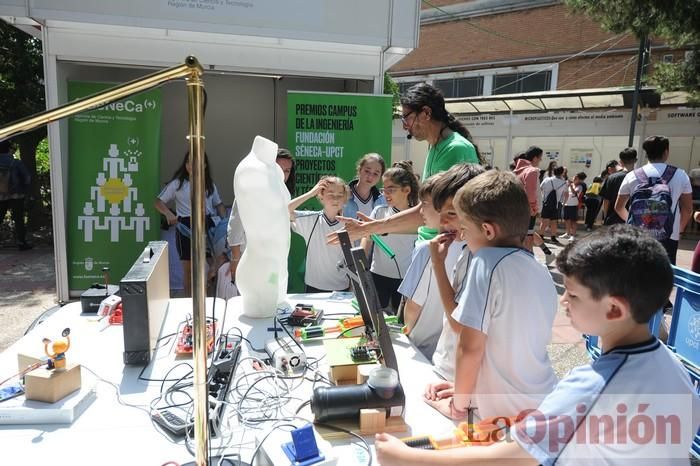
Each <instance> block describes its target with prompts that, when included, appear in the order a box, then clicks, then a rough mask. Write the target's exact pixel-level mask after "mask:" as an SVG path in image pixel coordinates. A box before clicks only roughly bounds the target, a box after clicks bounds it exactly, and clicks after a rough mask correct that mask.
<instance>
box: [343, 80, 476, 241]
mask: <svg viewBox="0 0 700 466" xmlns="http://www.w3.org/2000/svg"><path fill="white" fill-rule="evenodd" d="M401 123H402V124H403V129H404V130H405V131H406V132H407V133H408V136H407V137H408V138H409V139H412V138H416V139H417V140H419V141H428V144H430V149H429V150H428V157H427V158H426V160H425V167H424V169H423V179H424V180H425V179H428V178H429V177H431V176H432V175H434V174H436V173H440V172H443V171H445V170H447V169H449V168H450V167H452V166H453V165H455V164H458V163H481V157H480V156H479V152H478V150H477V148H476V146H475V145H474V144H473V143H472V142H471V135H470V134H469V131H468V130H467V128H465V127H464V125H463V124H462V123H461V122H459V121H458V120H457V119H456V118H455V117H454V115H452V114H451V113H450V112H448V111H447V109H446V108H445V99H444V97H443V96H442V92H440V90H439V89H438V88H436V87H433V86H431V85H430V84H427V83H420V84H416V85H415V86H413V87H411V88H410V89H408V91H406V93H405V94H404V95H403V96H401ZM338 219H339V220H341V221H344V222H345V227H346V229H347V231H348V233H349V234H350V237H351V238H352V239H358V238H360V237H364V236H368V235H370V234H372V233H380V234H381V233H414V232H415V231H416V229H417V228H419V227H421V226H422V225H423V218H422V217H421V215H420V204H419V205H417V206H415V207H412V208H410V209H406V210H405V211H403V212H401V213H400V214H397V215H392V216H391V217H387V218H386V219H383V220H374V221H372V220H371V219H369V218H360V220H362V222H358V221H357V220H356V219H350V218H343V217H338ZM422 234H426V232H425V231H423V232H422ZM435 234H437V231H434V232H433V235H435Z"/></svg>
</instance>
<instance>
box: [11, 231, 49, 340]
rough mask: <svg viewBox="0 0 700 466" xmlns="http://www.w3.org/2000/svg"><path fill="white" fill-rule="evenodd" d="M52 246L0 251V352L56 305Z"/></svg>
mask: <svg viewBox="0 0 700 466" xmlns="http://www.w3.org/2000/svg"><path fill="white" fill-rule="evenodd" d="M55 277H56V273H55V269H54V255H53V247H52V246H48V245H37V246H36V247H35V248H34V249H31V250H29V251H18V250H17V249H15V248H9V247H4V248H2V249H0V328H2V332H0V351H3V350H4V349H5V348H7V347H8V346H10V345H11V344H12V343H14V342H15V341H17V340H18V339H19V338H20V337H21V336H22V335H24V332H25V331H26V330H27V328H28V327H29V326H30V325H31V324H32V322H34V320H35V319H36V318H37V317H39V316H40V315H41V314H43V313H44V312H45V311H46V310H48V309H51V308H52V307H54V306H56V300H57V295H56V278H55Z"/></svg>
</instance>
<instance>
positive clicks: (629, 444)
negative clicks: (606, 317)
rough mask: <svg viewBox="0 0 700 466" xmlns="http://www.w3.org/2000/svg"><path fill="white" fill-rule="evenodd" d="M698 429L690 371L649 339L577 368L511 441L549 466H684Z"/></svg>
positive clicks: (699, 413) (699, 403)
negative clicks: (661, 465)
mask: <svg viewBox="0 0 700 466" xmlns="http://www.w3.org/2000/svg"><path fill="white" fill-rule="evenodd" d="M608 421H609V422H608ZM699 424H700V399H699V398H698V395H697V393H696V391H695V388H694V387H693V384H692V383H691V380H690V378H689V377H688V372H687V370H686V369H685V368H684V367H683V365H682V364H681V363H680V362H679V361H678V358H676V357H675V355H674V354H673V353H672V352H671V351H670V350H669V349H668V348H667V347H666V346H665V345H663V344H661V343H660V342H659V341H658V340H657V339H656V338H652V339H650V340H648V341H646V342H642V343H638V344H634V345H627V346H620V347H617V348H614V349H612V350H610V351H608V352H606V353H604V354H603V355H602V356H601V357H600V358H599V359H598V360H596V361H595V362H593V363H592V364H589V365H585V366H581V367H577V368H575V369H573V370H572V371H571V372H570V373H569V374H568V375H567V376H566V377H564V378H563V379H562V380H561V381H560V382H559V383H558V384H557V386H556V388H555V389H554V391H552V393H550V394H549V395H547V397H546V398H545V399H544V400H543V401H542V403H541V404H540V405H539V407H538V408H537V411H536V412H534V413H532V414H531V415H530V416H527V417H525V418H524V419H523V420H522V421H521V422H519V423H518V424H516V426H515V428H514V429H512V430H511V437H513V438H514V439H515V441H517V442H518V443H519V444H520V445H521V446H522V448H523V449H524V450H525V451H527V452H528V453H529V454H530V455H531V456H532V457H533V458H534V459H536V460H537V461H539V463H540V464H543V465H548V466H549V465H553V464H557V465H591V464H606V465H627V466H637V465H649V466H651V465H654V466H655V465H660V464H664V465H669V464H684V465H687V464H688V463H689V461H688V449H689V447H690V444H691V443H692V441H693V437H694V436H695V433H696V432H697V428H698V425H699Z"/></svg>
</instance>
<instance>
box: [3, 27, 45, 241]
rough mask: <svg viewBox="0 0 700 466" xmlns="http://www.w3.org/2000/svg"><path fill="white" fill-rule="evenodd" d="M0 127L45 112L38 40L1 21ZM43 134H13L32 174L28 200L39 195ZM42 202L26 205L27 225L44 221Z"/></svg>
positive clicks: (42, 70) (35, 132) (36, 131)
mask: <svg viewBox="0 0 700 466" xmlns="http://www.w3.org/2000/svg"><path fill="white" fill-rule="evenodd" d="M0 102H1V103H2V105H0V126H5V125H7V124H8V123H11V122H13V121H15V120H19V119H21V118H24V117H28V116H30V115H33V114H35V113H38V112H41V111H44V110H45V109H46V104H45V100H44V68H43V61H42V49H41V41H39V40H38V39H36V38H34V37H32V36H30V35H29V34H27V33H25V32H23V31H20V30H19V29H16V28H15V27H13V26H11V25H9V24H7V23H5V22H4V21H0ZM45 137H46V127H43V126H42V127H40V128H38V129H36V130H34V131H31V132H29V133H25V134H22V135H20V136H16V137H14V138H13V139H12V140H13V141H14V142H15V143H16V144H17V145H18V146H19V152H20V157H21V158H22V162H24V164H25V165H26V166H27V169H28V170H29V172H30V173H31V175H32V186H31V188H30V199H31V200H38V199H40V198H41V192H42V188H43V189H44V190H45V189H47V187H46V186H44V187H42V186H41V184H40V183H41V181H40V179H39V178H38V177H37V163H36V149H37V146H38V145H39V143H40V142H41V141H42V139H44V138H45ZM44 211H45V209H44V206H43V205H42V203H41V202H32V203H30V206H29V225H30V227H38V226H39V225H40V224H42V223H45V222H46V220H47V219H48V216H47V215H45V214H44Z"/></svg>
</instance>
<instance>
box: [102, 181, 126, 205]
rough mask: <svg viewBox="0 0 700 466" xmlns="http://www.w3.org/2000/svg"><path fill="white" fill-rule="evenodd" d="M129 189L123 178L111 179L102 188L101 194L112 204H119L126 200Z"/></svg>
mask: <svg viewBox="0 0 700 466" xmlns="http://www.w3.org/2000/svg"><path fill="white" fill-rule="evenodd" d="M128 193H129V188H128V187H127V186H126V185H125V184H124V182H123V181H122V180H121V178H110V179H108V180H107V182H106V183H105V184H103V185H102V186H100V194H101V195H102V197H104V198H105V199H107V201H109V203H110V204H118V203H120V202H121V201H123V200H124V199H126V196H127V194H128Z"/></svg>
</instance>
